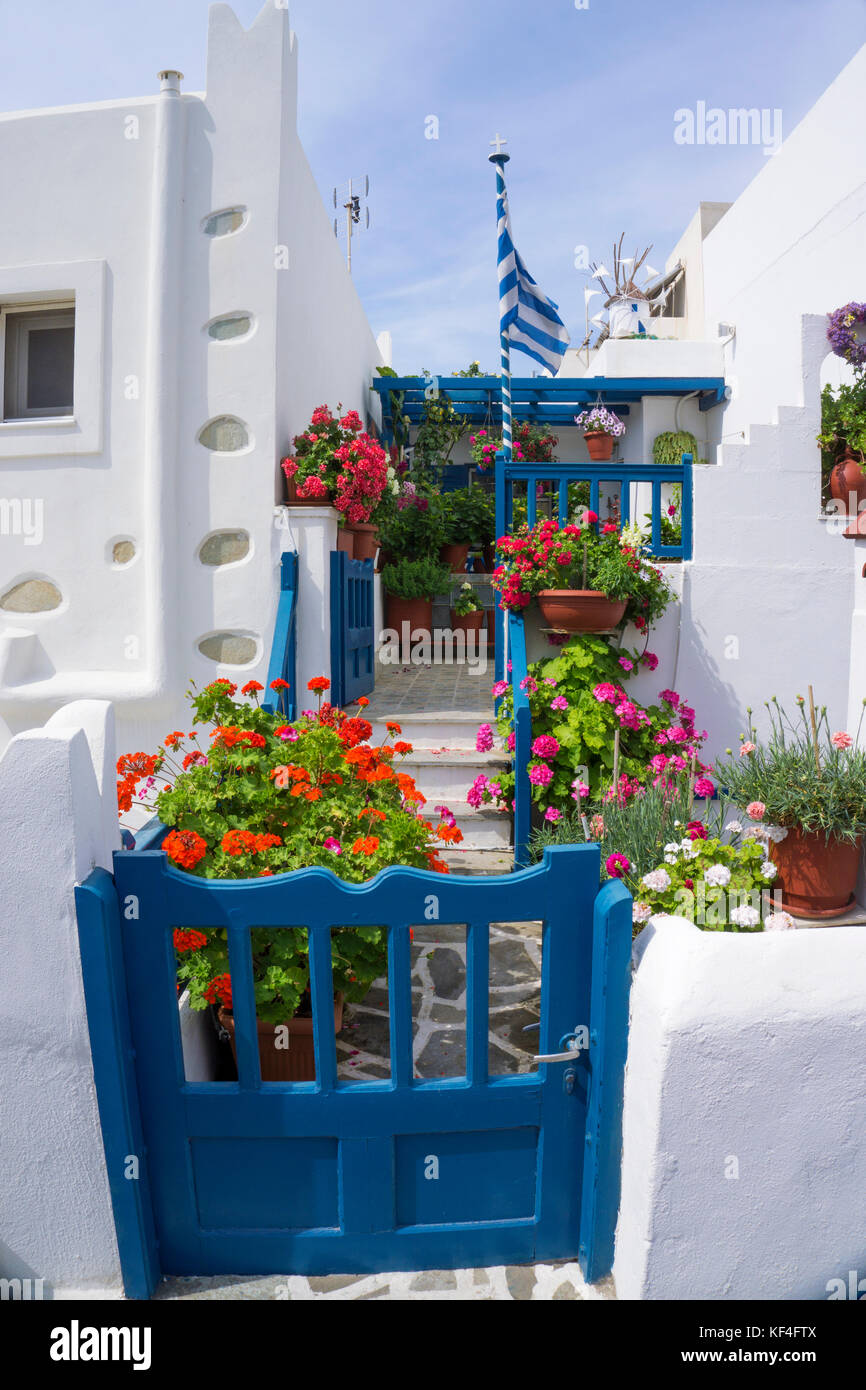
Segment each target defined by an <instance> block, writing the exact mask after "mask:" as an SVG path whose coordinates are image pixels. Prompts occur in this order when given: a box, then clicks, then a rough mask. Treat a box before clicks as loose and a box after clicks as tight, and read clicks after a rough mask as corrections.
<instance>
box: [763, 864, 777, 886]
mask: <svg viewBox="0 0 866 1390" xmlns="http://www.w3.org/2000/svg"><path fill="white" fill-rule="evenodd" d="M778 872H779V870H778V869H777V868H776V866H775V864H774V863H773V861H772V859H765V860H764V862H763V864H762V865H761V874H762V875H763V877H764V878H765V879H766V880H767V882H768V883H772V881H773V879H774V878H775V877H776V874H777V873H778Z"/></svg>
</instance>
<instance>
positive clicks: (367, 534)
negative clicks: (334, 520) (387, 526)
mask: <svg viewBox="0 0 866 1390" xmlns="http://www.w3.org/2000/svg"><path fill="white" fill-rule="evenodd" d="M349 530H350V531H351V532H352V535H353V536H354V538H355V559H356V560H375V558H376V552H377V550H378V549H379V532H378V530H377V529H376V527H375V526H372V525H371V524H370V523H369V522H368V521H360V522H358V524H357V526H351V527H349Z"/></svg>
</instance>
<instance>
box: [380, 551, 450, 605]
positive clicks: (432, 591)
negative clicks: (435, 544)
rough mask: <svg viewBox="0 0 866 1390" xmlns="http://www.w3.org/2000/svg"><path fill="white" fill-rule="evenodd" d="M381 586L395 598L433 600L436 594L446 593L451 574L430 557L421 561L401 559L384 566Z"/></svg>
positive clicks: (445, 566) (446, 567)
mask: <svg viewBox="0 0 866 1390" xmlns="http://www.w3.org/2000/svg"><path fill="white" fill-rule="evenodd" d="M382 584H383V586H384V587H385V589H387V591H388V593H389V594H393V595H394V596H395V598H403V599H413V598H425V599H428V598H435V596H436V595H437V594H444V593H447V592H448V590H449V588H450V586H451V573H450V571H449V569H448V566H447V565H442V564H440V563H439V561H438V560H434V559H433V558H432V557H430V556H426V557H425V558H423V559H421V560H408V559H402V560H397V561H396V562H395V563H393V564H389V565H385V567H384V568H383V570H382Z"/></svg>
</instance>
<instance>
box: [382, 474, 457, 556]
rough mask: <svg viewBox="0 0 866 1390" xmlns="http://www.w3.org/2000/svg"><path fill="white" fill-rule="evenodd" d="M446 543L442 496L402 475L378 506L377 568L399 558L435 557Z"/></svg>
mask: <svg viewBox="0 0 866 1390" xmlns="http://www.w3.org/2000/svg"><path fill="white" fill-rule="evenodd" d="M444 543H445V522H444V518H443V513H442V498H441V497H440V496H439V494H438V493H435V492H430V491H425V490H423V489H421V488H419V487H417V486H416V484H415V483H413V482H412V481H411V479H408V478H404V480H403V482H402V484H401V486H400V488H399V491H398V492H397V494H396V496H393V497H392V498H389V499H388V500H387V503H386V504H385V505H384V506H383V507H382V508H381V520H380V521H379V545H380V549H379V562H378V571H379V573H381V571H382V569H383V568H384V566H385V565H387V564H395V563H397V562H398V561H400V560H413V559H415V560H418V559H427V558H431V559H438V557H439V553H440V551H441V549H442V546H443V545H444Z"/></svg>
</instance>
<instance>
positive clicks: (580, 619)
mask: <svg viewBox="0 0 866 1390" xmlns="http://www.w3.org/2000/svg"><path fill="white" fill-rule="evenodd" d="M538 606H539V608H540V609H541V616H542V618H543V619H544V622H545V624H546V625H547V627H552V628H556V629H558V630H559V631H560V632H607V631H609V630H610V629H611V628H615V627H616V626H617V625H618V624H619V623H620V622H622V619H623V617H624V616H625V610H626V601H625V599H617V598H608V596H607V594H602V593H599V592H598V591H597V590H596V589H542V591H541V593H540V594H539V595H538Z"/></svg>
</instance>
